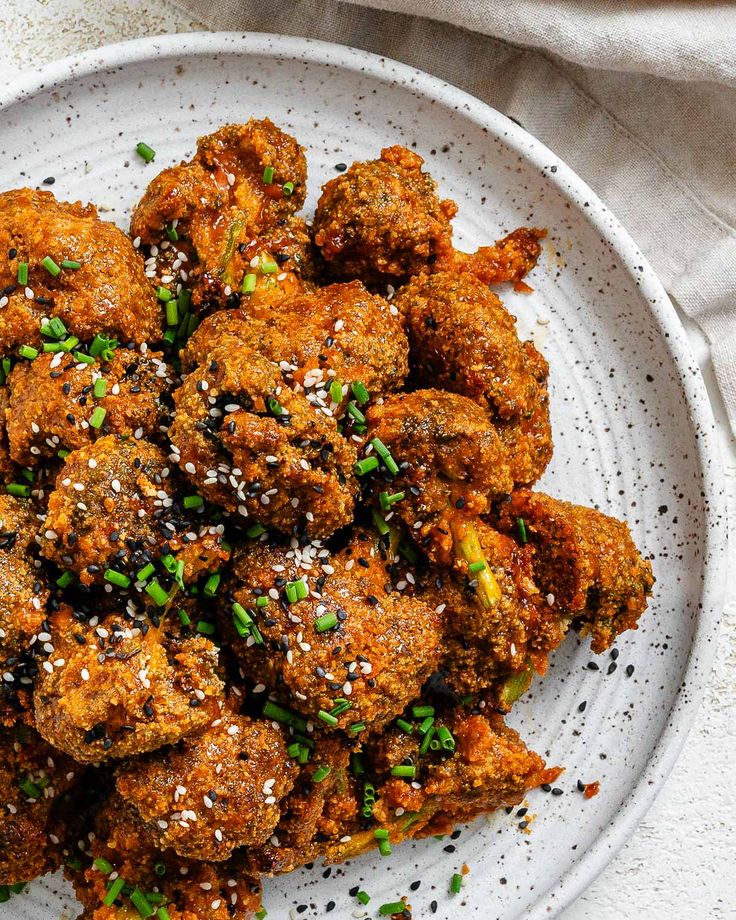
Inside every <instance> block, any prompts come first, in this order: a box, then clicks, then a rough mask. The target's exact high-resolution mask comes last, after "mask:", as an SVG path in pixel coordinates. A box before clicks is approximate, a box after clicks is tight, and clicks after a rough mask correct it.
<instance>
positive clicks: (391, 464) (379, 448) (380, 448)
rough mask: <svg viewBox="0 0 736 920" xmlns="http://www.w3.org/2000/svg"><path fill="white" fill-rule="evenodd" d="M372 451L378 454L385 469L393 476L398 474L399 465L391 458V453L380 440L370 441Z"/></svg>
mask: <svg viewBox="0 0 736 920" xmlns="http://www.w3.org/2000/svg"><path fill="white" fill-rule="evenodd" d="M371 444H372V445H373V449H374V450H375V452H376V453H377V454H378V456H379V457H380V458H381V459H382V460H383V462H384V463H385V465H386V469H387V470H388V471H389V473H391V474H392V475H393V476H395V475H396V474H397V473H398V472H399V465H398V463H397V462H396V461H395V460H394V458H393V457H392V456H391V451H390V450H389V449H388V447H386V445H385V444H384V443H383V441H382V440H381V439H380V438H373V440H372V441H371Z"/></svg>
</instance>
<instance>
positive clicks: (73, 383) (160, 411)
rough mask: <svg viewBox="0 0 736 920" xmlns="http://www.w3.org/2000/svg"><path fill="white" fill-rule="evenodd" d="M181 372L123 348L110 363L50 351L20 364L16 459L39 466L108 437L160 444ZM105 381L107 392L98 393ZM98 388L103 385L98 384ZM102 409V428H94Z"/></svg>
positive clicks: (13, 399) (10, 428)
mask: <svg viewBox="0 0 736 920" xmlns="http://www.w3.org/2000/svg"><path fill="white" fill-rule="evenodd" d="M172 375H173V371H172V370H171V369H170V368H169V367H168V366H167V365H166V362H165V361H164V360H163V355H161V354H159V353H157V352H153V351H146V352H145V353H141V352H138V351H128V350H127V349H117V350H116V351H115V352H114V354H113V357H112V359H111V360H110V361H107V362H103V363H95V364H84V363H80V362H78V361H76V360H75V359H74V358H73V357H72V356H71V355H64V356H63V359H62V360H61V361H59V356H58V355H54V354H43V355H40V356H39V357H38V358H36V360H35V361H24V362H20V363H19V364H16V366H15V367H14V368H13V370H12V371H11V373H10V377H9V378H8V387H9V389H10V406H9V410H8V412H7V432H8V439H9V441H10V454H11V457H12V459H13V460H14V461H15V462H16V463H19V464H21V465H23V466H36V465H38V464H39V463H41V462H43V461H48V460H49V459H50V458H56V456H57V454H58V451H59V450H60V449H66V450H76V449H77V448H79V447H84V446H85V445H87V444H89V443H90V442H91V441H94V440H96V439H98V438H100V437H102V436H104V435H106V434H116V435H125V436H132V435H133V434H136V435H137V437H139V438H140V437H145V438H148V439H150V440H156V439H158V438H159V437H160V435H161V432H160V428H161V425H162V423H163V422H164V420H165V417H166V414H167V410H166V406H165V399H166V396H167V394H168V393H169V391H170V390H171V388H172V385H173V379H172ZM97 381H103V382H104V395H101V396H99V397H97V396H95V392H94V387H95V384H96V383H97ZM97 386H98V389H99V388H100V387H102V386H103V384H99V383H98V384H97ZM98 408H102V409H104V411H105V416H104V419H103V422H102V424H101V425H100V426H99V427H95V426H94V425H91V424H90V418H91V417H92V413H93V412H94V411H95V410H96V409H98Z"/></svg>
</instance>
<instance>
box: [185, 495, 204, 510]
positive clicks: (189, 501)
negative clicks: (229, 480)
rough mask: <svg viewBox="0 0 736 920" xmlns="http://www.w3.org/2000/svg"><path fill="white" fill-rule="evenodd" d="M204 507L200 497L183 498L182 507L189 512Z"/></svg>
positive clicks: (186, 496)
mask: <svg viewBox="0 0 736 920" xmlns="http://www.w3.org/2000/svg"><path fill="white" fill-rule="evenodd" d="M203 506H204V499H203V498H202V496H201V495H185V496H184V507H185V508H186V509H187V510H189V509H191V508H202V507H203Z"/></svg>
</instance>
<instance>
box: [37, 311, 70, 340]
mask: <svg viewBox="0 0 736 920" xmlns="http://www.w3.org/2000/svg"><path fill="white" fill-rule="evenodd" d="M41 335H42V336H45V338H47V339H60V338H61V337H62V335H66V326H65V325H64V323H62V321H61V320H60V319H59V317H58V316H53V317H52V318H51V319H50V320H49V321H48V322H47V323H45V324H42V325H41Z"/></svg>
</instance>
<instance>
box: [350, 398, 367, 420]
mask: <svg viewBox="0 0 736 920" xmlns="http://www.w3.org/2000/svg"><path fill="white" fill-rule="evenodd" d="M348 414H349V415H352V417H353V418H354V419H355V421H356V422H360V423H361V424H362V423H363V422H365V416H364V415H363V413H362V412H361V411H360V409H359V408H358V407H357V406H356V404H355V403H354V402H350V403H348Z"/></svg>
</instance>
